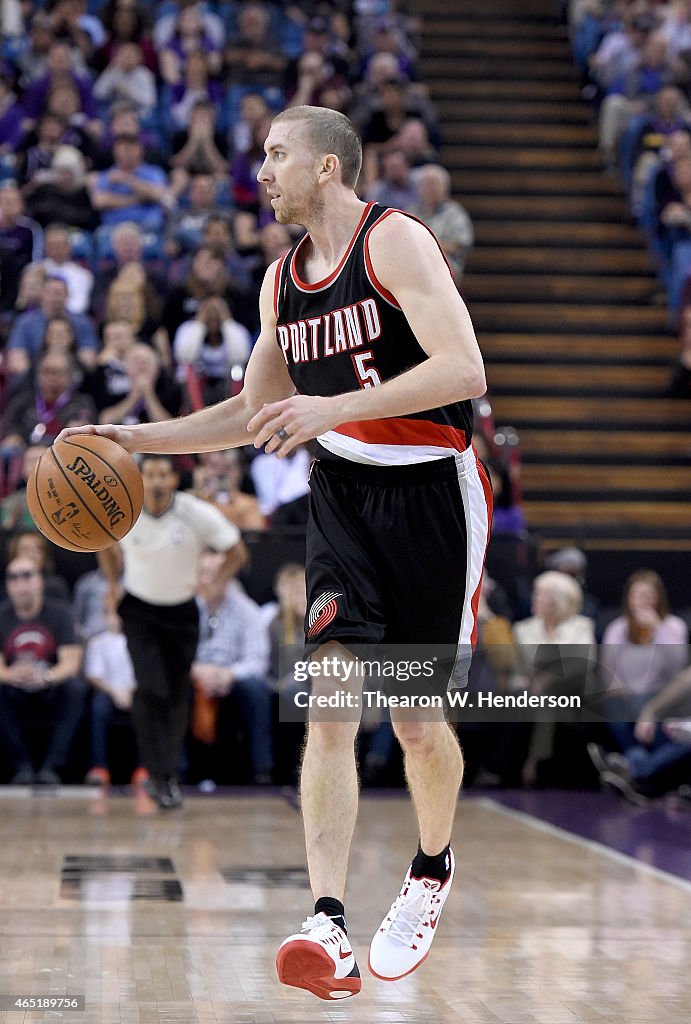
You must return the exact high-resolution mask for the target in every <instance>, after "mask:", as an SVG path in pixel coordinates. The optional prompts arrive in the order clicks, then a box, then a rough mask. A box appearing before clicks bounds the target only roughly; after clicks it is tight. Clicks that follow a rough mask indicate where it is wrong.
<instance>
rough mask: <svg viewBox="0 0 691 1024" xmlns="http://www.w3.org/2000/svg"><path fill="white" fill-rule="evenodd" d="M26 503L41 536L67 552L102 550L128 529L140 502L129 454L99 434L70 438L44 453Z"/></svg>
mask: <svg viewBox="0 0 691 1024" xmlns="http://www.w3.org/2000/svg"><path fill="white" fill-rule="evenodd" d="M26 500H27V504H28V506H29V512H30V513H31V515H32V517H33V520H34V522H35V523H36V526H37V527H38V529H39V530H40V531H41V533H42V534H43V536H44V537H47V538H48V540H51V541H53V543H54V544H57V545H59V547H61V548H67V550H68V551H102V550H103V548H109V547H110V546H111V545H112V544H114V543H116V542H117V541H119V540H122V538H123V537H124V536H125V534H126V533H129V531H130V530H131V529H132V527H133V526H134V524H135V523H136V522H137V519H138V518H139V514H140V512H141V510H142V502H143V500H144V488H143V486H142V478H141V475H140V473H139V470H138V469H137V464H136V463H135V461H134V459H133V458H132V456H131V455H130V454H129V453H128V452H126V451H125V449H124V448H122V447H121V446H120V445H119V444H116V443H115V441H111V440H109V439H108V438H107V437H101V436H100V435H98V434H73V435H72V437H68V438H67V440H66V441H57V442H56V443H55V444H54V445H53V447H52V448H49V449H48V450H47V451H45V452H44V453H43V455H42V456H41V458H40V459H39V460H38V462H37V463H36V466H35V467H34V470H33V472H32V474H31V477H30V479H29V481H28V483H27V489H26Z"/></svg>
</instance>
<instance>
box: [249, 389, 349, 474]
mask: <svg viewBox="0 0 691 1024" xmlns="http://www.w3.org/2000/svg"><path fill="white" fill-rule="evenodd" d="M340 422H341V420H340V419H339V417H338V415H337V413H336V405H335V400H334V399H333V398H323V397H321V396H319V395H293V397H292V398H286V399H284V400H283V401H282V402H272V403H271V404H270V405H265V406H264V407H263V408H262V409H261V410H260V411H259V412H258V413H257V414H256V415H255V416H253V417H252V419H251V420H250V421H249V423H248V424H247V429H248V431H249V432H250V433H253V434H255V438H254V447H255V448H261V447H262V446H263V445H266V448H265V451H267V452H273V453H274V454H275V455H276V456H278V458H279V459H282V458H285V456H286V455H290V453H291V452H292V451H294V450H295V449H296V448H297V447H298V445H301V444H304V443H305V441H309V440H311V439H312V438H313V437H318V436H319V434H323V433H325V432H326V431H327V430H331V429H332V428H333V427H335V426H336V425H337V424H338V423H340ZM286 435H287V436H286Z"/></svg>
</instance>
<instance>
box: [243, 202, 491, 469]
mask: <svg viewBox="0 0 691 1024" xmlns="http://www.w3.org/2000/svg"><path fill="white" fill-rule="evenodd" d="M369 251H370V259H371V262H372V268H373V270H374V273H375V275H376V278H377V280H378V281H379V283H380V284H381V285H382V287H383V288H384V289H386V291H388V292H390V293H391V294H392V295H393V296H394V298H395V299H396V301H397V302H398V304H399V306H400V307H401V309H402V311H403V313H404V314H405V316H406V319H407V320H408V323H409V324H410V326H411V328H412V330H413V332H414V334H415V337H416V338H417V340H418V342H419V344H420V346H421V348H422V349H423V350H424V352H425V353H426V354H427V356H428V357H429V358H427V359H425V360H423V361H422V362H421V363H419V364H418V365H417V366H413V367H411V368H410V369H409V370H406V371H405V372H404V373H402V374H400V375H399V376H398V377H395V378H393V379H392V380H388V381H385V382H384V383H383V384H381V385H378V386H377V387H369V388H360V389H358V390H357V391H351V392H348V393H346V394H342V395H335V396H333V397H329V398H322V397H311V396H306V395H297V396H295V397H293V398H289V399H286V400H284V401H282V402H275V403H272V404H271V405H267V406H264V408H263V409H262V410H261V411H260V412H259V413H258V414H257V415H256V416H255V417H254V418H253V419H252V420H251V421H250V424H249V428H250V429H252V430H255V429H257V428H259V429H258V433H257V436H256V438H255V442H254V443H255V446H256V447H260V446H261V445H262V444H265V443H266V442H269V443H268V444H267V445H266V450H267V451H275V452H276V454H278V455H281V456H285V455H288V454H290V452H291V451H292V450H293V449H294V448H295V447H296V446H297V445H298V444H301V443H304V442H305V441H307V440H309V439H310V438H312V437H316V436H317V435H318V434H322V433H324V432H325V431H327V430H331V429H332V428H333V427H335V426H338V424H339V423H348V422H351V421H353V420H371V419H380V418H383V417H387V416H404V415H406V414H408V413H413V412H422V411H424V410H425V409H431V408H435V407H436V406H440V405H449V404H451V403H453V402H460V401H463V400H465V399H468V398H475V397H479V396H480V395H483V394H484V393H485V390H486V382H485V371H484V366H483V362H482V355H481V353H480V348H479V346H478V343H477V339H476V337H475V331H474V330H473V325H472V323H471V320H470V315H469V314H468V310H467V309H466V306H465V303H464V302H463V300H462V298H461V296H460V295H459V294H458V291H457V289H456V286H455V284H454V282H453V279H452V277H451V274H450V273H449V270H448V267H447V266H446V263H445V261H444V258H443V256H442V254H441V252H440V250H439V246H438V245H437V243H436V241H435V239H434V238H433V236H432V235H431V234H430V232H429V231H428V230H427V228H425V227H424V226H423V225H422V224H419V223H418V222H417V221H414V220H412V219H411V218H409V217H405V216H404V215H402V214H391V215H390V216H389V217H387V218H386V219H385V220H384V221H382V222H381V224H378V225H377V227H376V229H375V230H374V231H373V232H372V234H371V235H370V242H369ZM373 354H374V362H373V365H374V367H375V369H376V349H375V352H374V353H373ZM280 427H282V428H283V429H284V430H285V431H286V432H287V433H288V435H289V438H288V440H285V441H283V442H281V441H280V440H279V439H278V438H277V437H276V431H277V430H278V429H279V428H280ZM272 435H274V436H273V437H272Z"/></svg>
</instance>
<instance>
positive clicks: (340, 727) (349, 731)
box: [307, 721, 358, 751]
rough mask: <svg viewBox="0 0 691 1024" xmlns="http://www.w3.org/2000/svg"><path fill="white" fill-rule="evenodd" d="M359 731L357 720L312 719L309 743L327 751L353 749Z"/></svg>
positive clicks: (308, 735) (308, 732) (308, 733)
mask: <svg viewBox="0 0 691 1024" xmlns="http://www.w3.org/2000/svg"><path fill="white" fill-rule="evenodd" d="M357 731H358V723H357V722H322V721H310V723H309V728H308V731H307V743H308V745H312V746H315V747H318V748H320V749H321V750H326V751H337V750H344V749H348V748H350V749H352V748H353V745H354V743H355V737H356V735H357Z"/></svg>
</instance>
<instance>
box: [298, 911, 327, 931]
mask: <svg viewBox="0 0 691 1024" xmlns="http://www.w3.org/2000/svg"><path fill="white" fill-rule="evenodd" d="M330 925H333V921H332V920H331V918H329V917H327V916H326V914H324V913H322V912H320V913H319V914H315V915H314V916H313V917H308V918H307V919H306V920H305V921H303V922H302V930H303V932H311V931H313V930H314V929H315V928H324V927H326V926H330Z"/></svg>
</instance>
